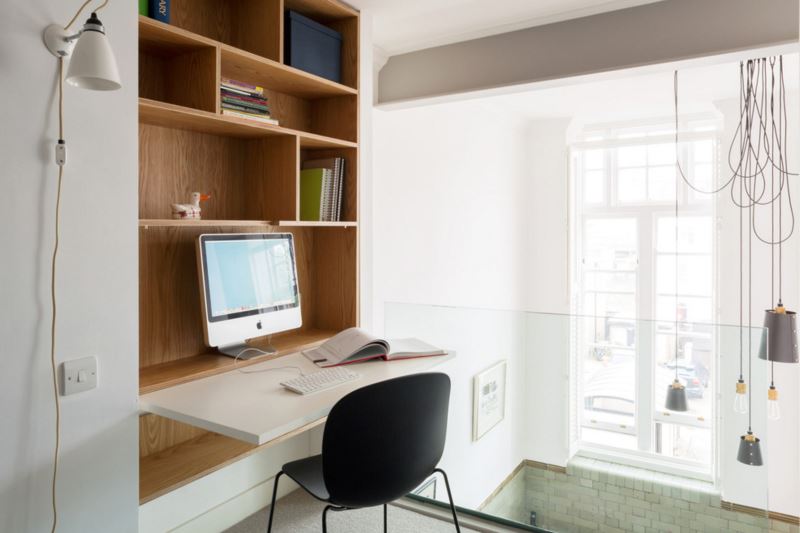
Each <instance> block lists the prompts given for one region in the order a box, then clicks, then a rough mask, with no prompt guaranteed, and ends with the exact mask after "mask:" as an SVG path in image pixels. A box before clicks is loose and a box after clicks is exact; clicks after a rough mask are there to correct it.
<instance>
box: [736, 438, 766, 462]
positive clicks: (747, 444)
mask: <svg viewBox="0 0 800 533" xmlns="http://www.w3.org/2000/svg"><path fill="white" fill-rule="evenodd" d="M736 460H737V461H739V462H740V463H742V464H746V465H750V466H761V465H763V464H764V459H763V458H762V457H761V439H759V438H758V437H756V436H755V435H753V434H752V433H750V432H749V431H748V432H747V435H742V436H741V438H740V439H739V453H738V454H736Z"/></svg>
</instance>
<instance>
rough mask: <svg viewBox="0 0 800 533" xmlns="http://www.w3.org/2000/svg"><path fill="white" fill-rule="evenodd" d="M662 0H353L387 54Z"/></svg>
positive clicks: (349, 0) (375, 40)
mask: <svg viewBox="0 0 800 533" xmlns="http://www.w3.org/2000/svg"><path fill="white" fill-rule="evenodd" d="M657 1H661V0H348V3H350V4H352V5H353V6H354V7H356V8H358V9H362V10H364V9H368V10H369V11H370V12H371V13H372V17H373V41H374V43H375V45H377V46H378V47H379V48H381V49H382V50H383V51H384V52H385V53H386V54H387V55H389V56H391V55H397V54H402V53H405V52H411V51H413V50H420V49H423V48H430V47H432V46H440V45H443V44H449V43H454V42H459V41H465V40H469V39H475V38H478V37H485V36H487V35H494V34H498V33H505V32H509V31H514V30H519V29H523V28H530V27H532V26H540V25H542V24H549V23H552V22H559V21H562V20H568V19H573V18H579V17H585V16H588V15H595V14H597V13H603V12H607V11H615V10H617V9H624V8H627V7H632V6H637V5H641V4H650V3H653V2H657Z"/></svg>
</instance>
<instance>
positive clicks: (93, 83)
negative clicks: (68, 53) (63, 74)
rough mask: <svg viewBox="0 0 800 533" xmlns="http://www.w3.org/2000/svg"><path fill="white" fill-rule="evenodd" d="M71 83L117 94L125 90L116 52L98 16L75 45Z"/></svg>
mask: <svg viewBox="0 0 800 533" xmlns="http://www.w3.org/2000/svg"><path fill="white" fill-rule="evenodd" d="M67 83H69V84H70V85H74V86H75V87H82V88H84V89H91V90H94V91H115V90H117V89H119V88H121V87H122V83H121V82H120V79H119V70H117V61H116V59H114V52H112V51H111V45H110V44H109V43H108V38H107V37H106V32H105V28H103V24H102V23H101V22H100V19H98V18H97V15H96V14H95V13H92V16H91V17H90V18H89V20H87V21H86V24H84V26H83V32H82V33H81V36H80V37H79V38H78V42H77V43H76V44H75V49H74V50H73V52H72V57H71V59H70V62H69V68H68V69H67Z"/></svg>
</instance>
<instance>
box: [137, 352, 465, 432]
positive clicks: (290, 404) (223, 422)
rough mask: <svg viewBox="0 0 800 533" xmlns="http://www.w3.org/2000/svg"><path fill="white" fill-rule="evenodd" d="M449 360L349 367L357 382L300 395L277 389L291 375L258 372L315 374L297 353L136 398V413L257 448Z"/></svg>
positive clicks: (438, 358) (409, 361)
mask: <svg viewBox="0 0 800 533" xmlns="http://www.w3.org/2000/svg"><path fill="white" fill-rule="evenodd" d="M453 357H454V355H453V354H450V355H446V356H437V357H422V358H418V359H407V360H404V361H390V362H383V361H374V362H367V363H361V364H356V365H352V366H350V367H349V368H350V369H352V370H354V371H356V372H358V373H359V374H361V377H360V378H359V379H357V380H355V381H351V382H348V383H345V384H343V385H339V386H338V387H334V388H332V389H328V390H325V391H322V392H317V393H315V394H310V395H307V396H302V395H299V394H296V393H294V392H291V391H288V390H286V389H284V388H283V387H282V386H281V385H280V382H281V381H285V380H287V379H290V378H293V377H296V376H297V375H298V373H297V371H296V370H286V371H277V370H276V371H273V372H258V370H264V369H268V368H280V367H284V366H298V367H300V368H301V369H303V372H305V373H308V372H314V371H317V370H319V368H317V366H316V365H314V364H313V363H312V362H311V361H309V360H308V359H307V358H306V357H305V356H303V354H301V353H296V354H292V355H287V356H285V357H278V358H277V359H273V360H271V361H265V362H264V363H259V364H255V365H251V366H247V367H243V368H241V372H240V371H238V370H233V371H230V372H226V373H224V374H218V375H216V376H211V377H208V378H204V379H200V380H197V381H192V382H190V383H185V384H183V385H176V386H174V387H170V388H168V389H164V390H160V391H156V392H151V393H150V394H145V395H144V396H141V397H140V398H139V408H140V409H141V410H142V411H145V412H149V413H154V414H157V415H160V416H163V417H166V418H171V419H173V420H177V421H179V422H183V423H186V424H191V425H193V426H197V427H200V428H203V429H205V430H208V431H213V432H214V433H220V434H222V435H225V436H228V437H232V438H234V439H239V440H242V441H245V442H249V443H251V444H257V445H261V444H264V443H267V442H269V441H271V440H273V439H276V438H279V437H282V436H284V435H286V434H288V433H290V432H292V431H295V430H297V429H299V428H301V427H303V426H305V425H307V424H310V423H312V422H314V421H317V420H320V419H321V418H323V417H325V416H327V415H328V413H329V412H330V410H331V408H332V407H333V405H334V404H335V403H336V402H337V401H338V400H339V399H340V398H342V397H343V396H345V395H346V394H347V393H349V392H352V391H354V390H356V389H358V388H361V387H364V386H366V385H369V384H372V383H377V382H379V381H384V380H386V379H390V378H395V377H399V376H405V375H408V374H416V373H418V372H426V371H429V370H431V369H433V368H434V367H436V366H437V365H440V364H442V363H444V362H445V361H448V360H450V359H452V358H453ZM244 372H247V373H244Z"/></svg>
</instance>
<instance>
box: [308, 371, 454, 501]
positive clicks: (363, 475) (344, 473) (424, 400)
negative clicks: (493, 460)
mask: <svg viewBox="0 0 800 533" xmlns="http://www.w3.org/2000/svg"><path fill="white" fill-rule="evenodd" d="M367 364H381V363H367ZM449 403H450V378H449V377H447V375H446V374H440V373H426V374H414V375H410V376H404V377H400V378H395V379H390V380H387V381H382V382H380V383H375V384H374V385H368V386H366V387H363V388H361V389H358V390H355V391H353V392H351V393H350V394H348V395H347V396H345V397H344V398H342V399H341V400H339V402H337V403H336V405H334V406H333V409H331V412H330V414H329V415H328V420H327V422H326V423H325V433H324V435H323V438H322V472H323V477H324V479H325V486H326V487H327V489H328V493H329V494H330V498H331V501H332V502H333V503H335V504H337V505H343V506H346V507H353V508H357V507H369V506H372V505H380V504H383V503H387V502H390V501H392V500H396V499H397V498H399V497H401V496H404V495H405V494H408V493H409V492H410V491H411V490H412V489H414V488H415V487H416V486H417V485H419V484H420V483H422V482H423V481H425V479H426V478H427V477H428V476H430V475H431V474H432V473H433V470H434V469H435V468H436V465H437V464H438V463H439V460H440V459H441V457H442V452H443V451H444V443H445V435H446V433H447V409H448V405H449Z"/></svg>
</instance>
